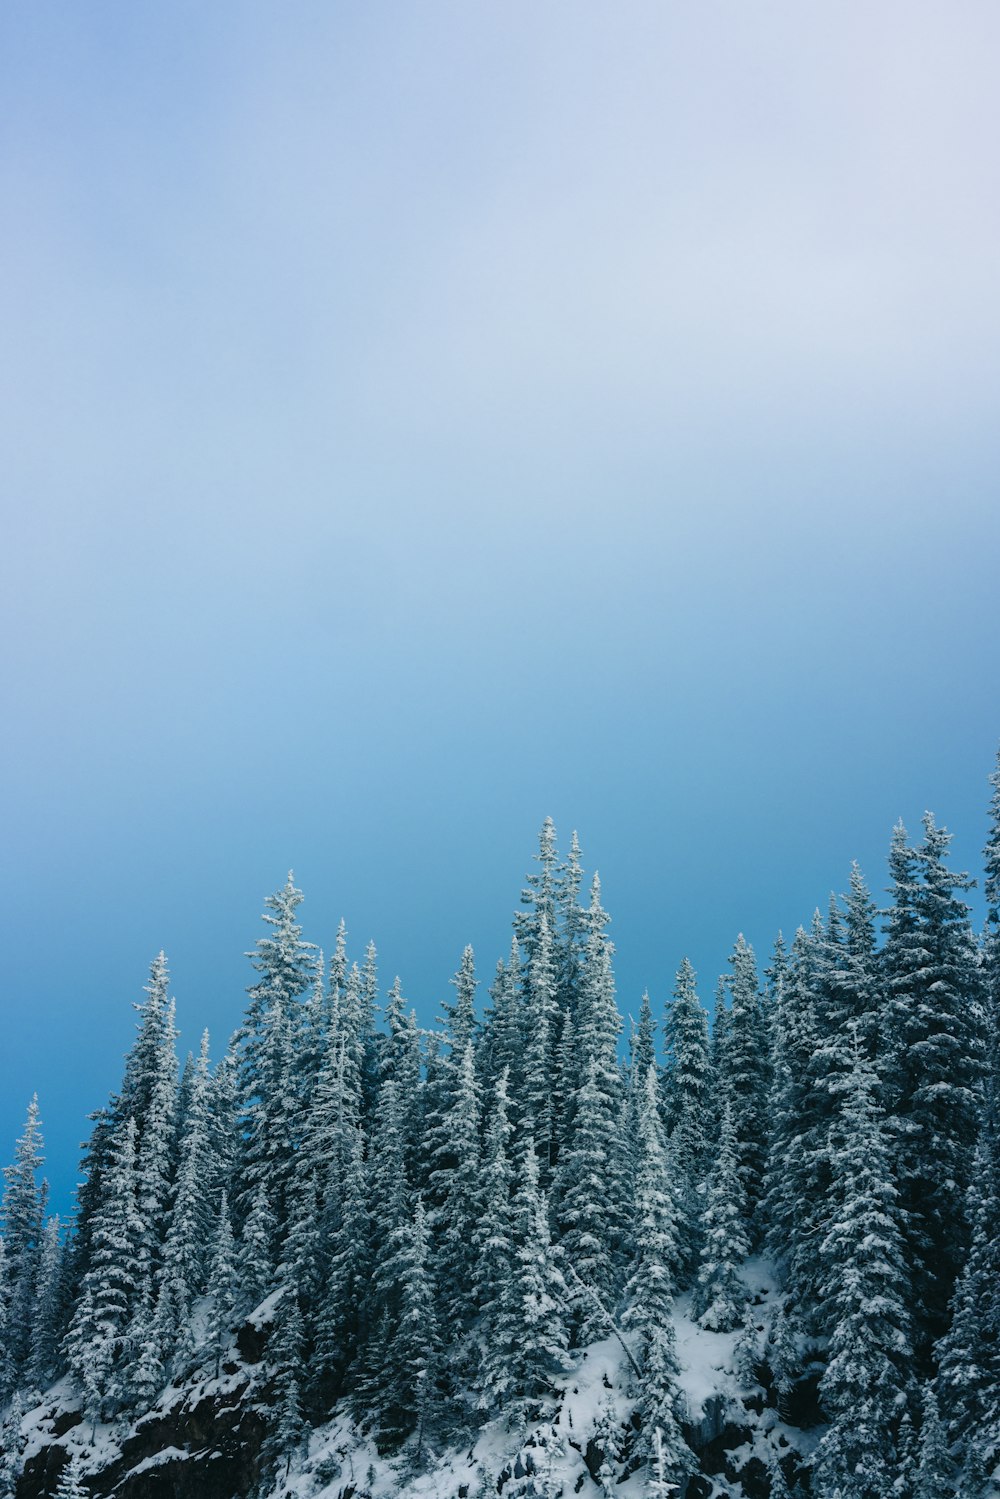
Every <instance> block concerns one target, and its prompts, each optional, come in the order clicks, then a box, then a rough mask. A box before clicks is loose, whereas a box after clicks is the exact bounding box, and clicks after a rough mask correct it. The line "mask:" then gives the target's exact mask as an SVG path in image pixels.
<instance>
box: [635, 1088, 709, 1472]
mask: <svg viewBox="0 0 1000 1499" xmlns="http://www.w3.org/2000/svg"><path fill="white" fill-rule="evenodd" d="M636 1129H637V1134H638V1150H637V1153H636V1178H635V1195H634V1203H635V1207H634V1218H633V1223H632V1241H633V1243H634V1245H635V1255H634V1259H633V1263H632V1266H631V1272H630V1274H629V1278H628V1282H627V1284H626V1286H625V1311H624V1315H623V1319H622V1320H623V1323H624V1325H625V1326H626V1327H628V1328H631V1329H633V1330H634V1331H635V1333H636V1338H637V1344H638V1354H637V1356H638V1360H639V1364H640V1367H641V1370H642V1372H641V1374H640V1375H639V1379H638V1390H637V1395H638V1401H637V1409H638V1413H639V1418H640V1421H641V1427H640V1432H639V1438H638V1442H637V1444H636V1450H637V1455H638V1456H639V1457H640V1458H642V1459H643V1460H644V1461H645V1462H646V1464H647V1467H648V1468H650V1469H651V1468H652V1465H653V1462H654V1449H653V1433H654V1432H655V1431H659V1433H660V1444H661V1456H662V1457H663V1459H664V1460H665V1462H666V1464H667V1468H668V1471H669V1472H670V1475H671V1477H672V1478H675V1479H676V1480H677V1481H678V1482H679V1481H680V1480H681V1479H682V1478H683V1477H684V1476H686V1475H687V1474H688V1473H689V1472H690V1471H691V1468H692V1465H693V1460H692V1455H691V1451H690V1449H689V1448H688V1446H687V1444H686V1443H685V1441H684V1438H683V1436H682V1434H681V1419H682V1414H683V1413H682V1410H681V1396H680V1391H679V1389H678V1385H677V1376H678V1373H679V1366H678V1362H677V1349H676V1344H675V1339H674V1330H673V1322H672V1311H673V1295H674V1284H675V1276H676V1270H677V1264H678V1259H679V1253H678V1245H677V1231H676V1216H677V1215H676V1209H675V1206H674V1201H673V1196H672V1192H671V1186H670V1180H669V1175H668V1167H667V1153H666V1147H665V1143H664V1139H663V1128H662V1125H661V1123H660V1114H659V1087H658V1082H657V1077H656V1069H655V1067H654V1066H653V1065H652V1063H651V1064H650V1065H649V1066H648V1067H647V1069H646V1077H645V1081H644V1084H643V1087H642V1092H641V1094H640V1106H639V1109H638V1113H637V1118H636Z"/></svg>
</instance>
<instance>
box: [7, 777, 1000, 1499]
mask: <svg viewBox="0 0 1000 1499" xmlns="http://www.w3.org/2000/svg"><path fill="white" fill-rule="evenodd" d="M991 781H992V787H993V795H992V800H991V804H990V815H991V821H990V838H989V842H988V845H987V848H986V860H985V893H986V902H987V921H986V926H985V929H984V930H983V931H982V932H981V933H978V934H977V933H976V932H974V930H973V927H972V923H971V917H970V909H969V906H968V903H967V901H966V899H965V896H966V894H967V892H968V890H969V889H970V886H971V884H972V881H970V880H969V879H968V878H967V877H966V876H965V875H962V874H958V873H955V872H953V871H951V870H950V868H949V866H948V846H949V841H950V840H949V834H948V833H947V832H945V831H944V830H943V829H942V828H940V827H938V826H937V824H936V822H935V820H934V819H933V817H931V816H930V815H929V814H928V815H927V816H926V817H925V819H924V824H923V829H922V835H921V837H920V838H919V839H918V840H916V841H911V840H910V838H909V837H908V835H907V833H906V831H905V829H904V828H903V827H902V826H901V825H900V826H898V827H897V828H896V829H895V831H894V833H893V836H892V842H891V848H890V853H889V870H890V878H891V901H890V904H889V905H888V907H887V908H886V909H885V910H884V911H882V912H880V911H879V910H878V908H877V906H876V903H875V901H874V900H873V898H872V896H871V895H870V893H869V890H868V888H867V886H866V884H865V881H864V879H863V877H862V875H861V872H860V870H859V869H858V868H857V866H854V867H853V868H852V870H851V871H850V877H849V884H848V890H847V892H846V894H845V895H844V896H842V897H839V898H831V900H830V903H829V906H828V908H827V909H826V910H825V911H824V912H822V913H820V912H817V913H816V915H815V916H814V918H813V920H812V922H811V924H810V925H809V926H808V927H806V928H803V929H800V930H799V931H798V932H797V933H796V934H795V936H794V938H793V939H792V941H791V942H790V944H786V943H785V942H784V940H783V939H782V938H781V937H780V936H779V937H778V939H777V941H776V943H775V946H774V950H773V953H772V955H771V956H770V959H769V962H768V965H767V967H766V968H765V969H764V970H763V972H762V971H761V969H760V968H759V966H758V963H757V959H756V957H755V954H754V951H753V949H752V948H751V946H750V945H749V943H747V942H746V940H745V939H744V938H743V937H742V936H740V937H738V939H737V941H736V944H735V947H734V950H733V952H732V954H731V956H730V959H729V963H728V972H727V974H726V977H725V978H724V980H722V981H720V987H719V991H718V994H717V996H716V1000H715V1005H714V1017H713V1022H712V1024H711V1025H710V1024H709V1016H708V1013H707V1011H706V1009H705V1007H704V1006H703V1004H702V1003H701V1000H700V999H699V995H698V989H697V980H696V975H695V973H694V971H693V969H692V967H691V965H690V964H689V963H688V962H687V961H686V960H685V961H684V962H682V964H681V966H680V969H679V970H678V972H677V975H676V982H675V986H674V990H673V994H672V997H671V1000H670V1002H669V1003H668V1005H667V1006H666V1009H665V1013H664V1014H663V1015H662V1017H658V1016H656V1015H654V1012H653V1008H652V1006H651V1004H650V1001H649V998H648V996H647V995H644V996H643V998H642V1002H641V1005H640V1007H639V1011H638V1019H637V1021H636V1023H635V1024H634V1025H633V1026H632V1027H631V1033H630V1034H629V1035H628V1037H627V1038H625V1037H623V1035H622V1031H623V1022H622V1017H621V1015H620V1012H619V1009H618V1006H617V1002H616V994H615V981H614V972H613V952H614V949H613V944H612V942H611V940H610V937H609V933H608V925H609V917H608V914H607V912H606V911H605V909H604V907H603V904H602V894H601V887H600V882H599V880H598V878H597V877H596V876H595V877H594V878H593V879H592V880H591V881H590V882H589V885H588V884H587V882H586V881H585V877H584V872H583V867H582V862H581V855H580V849H579V845H578V842H577V840H576V837H575V835H574V837H573V840H572V842H571V844H570V848H569V852H568V854H567V855H566V856H565V858H562V857H560V854H559V852H558V849H557V844H556V834H555V829H554V828H553V826H552V823H551V821H546V823H545V824H544V826H543V828H542V830H541V834H540V838H539V847H538V853H537V855H536V858H535V868H534V870H533V872H532V873H531V874H530V875H529V876H528V878H527V881H526V886H525V889H524V891H523V893H522V899H521V905H520V909H519V910H518V911H517V913H516V915H515V920H514V934H513V940H512V943H511V948H510V952H509V955H508V957H507V958H506V959H504V960H502V961H501V962H499V963H498V964H497V967H496V971H495V973H494V974H493V975H492V978H491V982H490V984H489V988H488V993H487V996H486V998H487V1003H486V1004H485V1006H484V1007H483V1009H482V1013H480V1009H479V1006H478V1005H477V999H478V991H479V989H480V987H481V983H480V979H479V978H478V976H477V973H476V968H475V961H474V956H473V953H472V950H471V948H466V949H465V951H464V953H463V954H462V957H461V962H460V964H459V967H458V971H457V972H456V974H455V976H454V978H453V980H452V994H451V998H450V999H449V1001H448V1003H447V1004H445V1005H444V1006H443V1009H444V1014H443V1015H442V1016H441V1017H440V1020H439V1023H438V1024H436V1025H435V1026H433V1027H421V1026H420V1025H419V1024H418V1021H417V1017H416V1015H415V1013H414V1011H413V1009H412V1008H411V1006H410V1005H409V1004H408V1002H407V1000H406V999H405V997H404V994H403V990H402V986H401V984H400V981H399V979H396V980H395V981H394V983H393V984H392V985H391V987H390V988H389V989H388V990H387V992H383V989H382V987H381V984H380V980H379V975H378V970H377V961H376V952H375V948H374V946H373V945H371V944H369V946H368V948H367V950H366V952H365V954H364V956H363V959H362V960H361V961H360V962H352V961H351V959H350V955H349V952H348V946H347V939H346V934H345V931H344V928H343V924H341V927H340V930H339V931H338V933H337V935H336V940H335V943H334V945H333V950H332V955H331V956H330V957H329V959H328V960H326V959H324V956H323V954H322V953H321V952H320V951H319V950H318V949H317V948H316V947H315V946H314V945H313V944H312V943H310V942H308V941H307V940H305V938H304V937H303V934H302V930H301V927H300V924H299V920H298V912H299V906H300V904H301V901H302V895H301V892H300V891H299V890H298V889H297V888H296V886H295V884H294V882H293V880H292V877H291V876H289V878H288V881H287V883H286V884H285V885H284V887H283V888H282V889H280V890H279V891H278V892H277V893H276V894H274V895H273V896H271V897H269V898H268V900H267V902H266V909H265V912H264V918H263V919H264V924H265V931H264V935H262V936H261V937H260V938H259V940H258V941H257V943H256V946H255V948H254V951H253V954H252V963H253V968H254V981H253V983H252V984H251V986H250V988H249V990H248V1003H247V1007H246V1011H245V1015H244V1018H243V1021H242V1024H241V1025H240V1027H239V1029H238V1030H237V1032H236V1034H235V1036H234V1037H233V1039H232V1042H231V1044H230V1047H229V1049H228V1050H227V1052H226V1054H225V1055H224V1056H223V1057H222V1058H221V1059H220V1060H218V1061H217V1062H216V1063H215V1064H214V1065H213V1064H212V1061H211V1058H210V1054H209V1041H208V1036H207V1034H206V1036H205V1037H204V1039H203V1041H202V1045H201V1047H200V1050H199V1052H198V1055H197V1056H188V1058H187V1060H186V1062H185V1064H184V1065H183V1067H180V1066H179V1062H178V1055H177V1045H176V1042H177V1028H176V1020H175V1010H174V1003H173V1000H172V999H171V998H170V994H169V977H168V970H167V963H166V960H165V958H164V956H163V954H160V955H159V956H158V957H157V958H156V959H155V960H154V962H153V964H152V968H151V971H150V976H149V982H148V985H147V987H146V989H145V997H144V999H143V1002H142V1003H141V1005H140V1006H139V1007H138V1027H137V1034H136V1038H135V1041H134V1043H133V1045H132V1047H131V1050H130V1051H129V1053H128V1055H127V1057H126V1060H125V1068H124V1074H123V1077H122V1082H121V1086H120V1088H119V1089H118V1091H117V1092H116V1093H115V1094H114V1095H113V1096H112V1097H111V1098H110V1099H109V1100H108V1102H107V1104H106V1105H105V1106H104V1107H103V1108H101V1109H99V1110H98V1111H97V1112H96V1113H95V1114H94V1115H92V1116H91V1118H92V1130H91V1133H90V1137H89V1140H88V1142H87V1145H86V1147H85V1155H84V1158H83V1166H82V1179H83V1180H82V1186H81V1188H80V1190H79V1196H78V1204H77V1211H76V1214H75V1217H74V1219H73V1221H72V1223H70V1224H69V1225H67V1226H66V1227H65V1228H64V1227H63V1226H62V1225H61V1224H60V1222H59V1220H58V1219H57V1218H54V1217H50V1216H48V1214H47V1211H46V1201H45V1188H44V1184H40V1182H39V1173H40V1170H41V1166H42V1141H41V1130H40V1123H39V1118H38V1106H37V1102H35V1101H33V1102H32V1104H31V1106H30V1107H29V1111H28V1117H27V1122H26V1125H25V1129H24V1133H23V1135H22V1137H21V1139H20V1141H19V1142H18V1145H17V1148H16V1154H15V1159H14V1162H13V1164H12V1165H11V1166H9V1167H8V1168H7V1169H6V1171H5V1173H4V1175H5V1184H6V1185H5V1193H4V1199H3V1234H2V1237H0V1403H3V1404H5V1405H6V1419H5V1432H6V1435H5V1438H4V1440H3V1441H2V1442H0V1446H2V1448H3V1451H4V1453H5V1457H4V1459H3V1460H2V1463H3V1473H4V1475H5V1478H4V1482H5V1483H6V1484H7V1486H8V1489H9V1488H10V1486H11V1484H12V1483H13V1480H14V1476H15V1474H16V1470H17V1450H18V1441H19V1439H18V1435H17V1433H18V1430H19V1425H20V1420H21V1414H22V1412H23V1410H24V1409H25V1407H26V1405H28V1404H30V1403H31V1402H32V1401H33V1400H34V1399H35V1398H36V1397H37V1394H38V1392H40V1391H43V1390H44V1389H46V1387H47V1386H49V1385H50V1384H51V1383H52V1381H53V1380H55V1379H56V1378H58V1377H60V1376H61V1375H63V1374H68V1375H69V1376H70V1378H71V1379H72V1381H73V1384H74V1386H75V1389H76V1390H77V1392H78V1395H79V1400H80V1403H81V1405H82V1408H83V1410H84V1412H85V1415H86V1418H87V1419H88V1420H89V1421H90V1422H91V1423H92V1425H93V1427H94V1429H95V1430H96V1427H97V1425H98V1424H99V1423H102V1422H106V1421H126V1422H127V1421H128V1420H130V1419H132V1418H134V1417H136V1416H138V1415H140V1414H142V1413H143V1412H144V1411H146V1410H148V1409H149V1408H150V1407H151V1406H152V1404H153V1403H154V1402H155V1401H156V1399H157V1397H158V1396H159V1394H160V1392H161V1391H162V1389H163V1387H164V1385H165V1384H166V1383H167V1382H168V1381H170V1380H171V1379H175V1380H176V1379H181V1378H183V1377H184V1376H185V1375H186V1373H188V1372H190V1370H191V1369H192V1368H193V1367H194V1366H196V1365H197V1364H199V1363H200V1364H204V1363H206V1362H208V1363H211V1362H212V1361H214V1364H215V1370H216V1373H218V1370H219V1367H220V1363H221V1362H222V1361H223V1360H224V1359H226V1358H227V1356H229V1354H228V1350H229V1349H230V1344H231V1337H232V1332H233V1329H234V1327H236V1326H237V1325H238V1323H239V1322H240V1321H241V1320H242V1319H245V1318H246V1317H247V1316H248V1315H249V1314H250V1313H251V1312H254V1311H255V1309H260V1311H259V1313H258V1315H259V1316H261V1317H264V1318H265V1319H266V1320H267V1322H268V1326H269V1343H268V1365H269V1373H270V1383H269V1386H268V1391H269V1394H268V1402H269V1417H270V1435H269V1438H268V1455H269V1459H270V1461H271V1463H272V1465H277V1464H281V1465H284V1466H286V1467H287V1466H288V1464H290V1463H291V1462H292V1461H293V1460H294V1459H295V1456H296V1454H297V1453H298V1452H299V1451H300V1450H301V1449H302V1447H303V1444H304V1442H305V1440H306V1438H307V1436H308V1433H309V1431H310V1429H311V1428H312V1427H313V1426H315V1425H317V1424H319V1423H321V1422H322V1421H323V1420H325V1419H327V1418H328V1416H329V1414H330V1412H331V1411H332V1410H334V1409H337V1408H346V1409H347V1410H349V1411H350V1413H351V1414H352V1416H353V1417H354V1419H355V1420H356V1421H357V1422H358V1423H359V1425H360V1426H361V1427H362V1428H364V1429H365V1430H367V1431H370V1432H372V1433H374V1434H375V1436H376V1438H377V1441H378V1443H379V1446H380V1448H382V1449H383V1450H385V1451H396V1450H398V1449H400V1448H401V1447H403V1446H404V1445H406V1446H408V1448H409V1450H410V1451H411V1453H412V1456H413V1460H414V1461H415V1462H416V1463H418V1464H419V1463H420V1462H421V1461H422V1460H423V1458H424V1457H425V1456H426V1455H427V1454H428V1453H429V1452H430V1451H433V1450H434V1449H436V1448H437V1447H439V1446H440V1445H442V1444H445V1443H449V1442H452V1441H455V1440H458V1439H460V1438H464V1437H466V1436H468V1434H469V1433H470V1432H472V1431H474V1430H475V1429H476V1427H477V1426H478V1425H480V1424H481V1423H483V1422H485V1421H488V1420H494V1419H498V1418H499V1419H502V1420H504V1421H506V1422H507V1423H508V1425H509V1426H510V1427H511V1428H512V1429H519V1430H524V1431H527V1429H528V1427H529V1425H530V1424H531V1423H532V1422H536V1421H544V1420H545V1419H547V1418H551V1417H552V1415H553V1414H554V1410H555V1398H556V1397H555V1392H554V1387H553V1381H554V1380H555V1378H556V1377H557V1376H558V1374H559V1373H560V1372H562V1371H565V1370H566V1369H567V1368H569V1367H570V1365H571V1361H572V1359H573V1357H574V1354H575V1353H576V1351H577V1350H579V1349H581V1348H584V1347H585V1346H586V1345H587V1344H588V1343H589V1342H591V1341H593V1340H594V1339H597V1338H603V1337H606V1336H609V1335H611V1334H613V1335H615V1336H617V1337H618V1338H619V1339H620V1340H621V1343H622V1347H623V1349H624V1350H625V1353H626V1354H627V1359H628V1364H629V1370H630V1374H629V1377H630V1379H631V1381H632V1384H631V1390H632V1395H633V1397H634V1414H633V1418H632V1420H631V1422H629V1423H628V1424H627V1426H626V1427H624V1428H622V1429H621V1430H620V1431H618V1432H616V1433H610V1434H609V1435H608V1444H609V1450H613V1452H614V1456H615V1461H616V1462H617V1464H618V1471H619V1472H624V1473H630V1472H635V1471H637V1470H640V1469H645V1470H646V1471H647V1473H648V1475H649V1481H650V1483H651V1484H653V1483H657V1482H658V1483H660V1484H661V1487H662V1485H663V1476H664V1474H666V1477H667V1478H668V1479H669V1480H670V1481H671V1482H673V1483H676V1484H683V1483H684V1481H685V1479H686V1478H687V1476H688V1475H689V1474H690V1473H691V1472H692V1471H693V1469H694V1466H695V1463H694V1458H693V1455H692V1453H691V1450H690V1448H689V1446H688V1444H687V1442H686V1441H685V1435H684V1426H685V1422H686V1420H687V1415H688V1413H687V1412H686V1410H685V1407H684V1402H683V1399H682V1398H681V1395H680V1392H679V1388H678V1372H679V1371H678V1362H677V1350H676V1347H675V1336H674V1330H673V1320H672V1315H671V1314H672V1307H673V1303H674V1299H675V1297H676V1296H677V1295H678V1294H681V1293H685V1294H686V1293H690V1295H691V1312H692V1315H693V1316H694V1317H695V1318H696V1319H697V1320H698V1321H699V1322H700V1324H701V1326H702V1327H703V1328H705V1329H706V1331H709V1332H710V1331H713V1330H719V1331H733V1330H734V1329H741V1332H740V1344H739V1348H740V1354H739V1357H740V1360H741V1367H742V1368H743V1370H744V1372H745V1378H746V1381H747V1383H748V1384H750V1385H752V1384H753V1383H754V1381H755V1379H756V1372H755V1371H757V1372H759V1371H760V1369H761V1368H762V1367H766V1368H767V1370H768V1371H769V1375H768V1377H769V1379H770V1381H771V1382H772V1383H773V1387H774V1389H775V1390H776V1391H777V1392H778V1400H779V1405H780V1403H781V1402H782V1401H784V1402H786V1409H787V1402H788V1401H789V1400H790V1399H791V1398H792V1393H793V1391H794V1390H795V1389H796V1387H797V1386H799V1385H802V1383H803V1382H805V1381H808V1380H812V1381H813V1382H814V1383H816V1384H817V1388H818V1399H819V1403H820V1407H821V1410H822V1415H823V1419H824V1423H825V1424H824V1425H823V1426H822V1428H821V1436H820V1439H819V1441H818V1444H817V1446H816V1448H815V1451H814V1452H813V1454H812V1456H811V1458H810V1461H809V1464H808V1466H807V1468H806V1469H805V1470H803V1472H802V1474H801V1475H799V1478H798V1482H799V1483H800V1484H802V1485H807V1486H808V1490H809V1492H811V1493H812V1494H813V1495H816V1496H820V1499H834V1496H836V1495H839V1496H840V1499H931V1496H932V1495H933V1496H935V1499H937V1496H939V1495H942V1494H952V1493H954V1494H961V1496H962V1499H983V1496H984V1495H985V1494H986V1493H987V1492H988V1481H989V1475H990V1473H991V1470H992V1468H993V1467H994V1465H995V1463H996V1462H997V1460H998V1458H1000V1336H998V1334H1000V1190H998V1122H997V1075H998V1073H997V1044H996V1033H997V1032H996V1014H997V1006H998V1001H1000V761H998V769H997V772H996V773H995V774H994V775H993V777H992V778H991ZM751 1254H764V1255H766V1256H768V1257H769V1258H770V1259H771V1260H772V1261H773V1262H774V1264H775V1266H776V1267H777V1270H778V1274H779V1280H780V1286H781V1297H780V1307H779V1310H778V1314H777V1316H776V1317H775V1318H774V1319H773V1320H772V1322H771V1324H770V1325H769V1327H768V1329H767V1331H766V1337H762V1336H761V1334H760V1330H759V1329H758V1328H757V1326H756V1324H755V1322H754V1319H753V1315H752V1312H750V1311H748V1290H747V1284H746V1280H745V1277H744V1276H743V1275H742V1274H741V1266H742V1264H743V1262H744V1261H745V1259H746V1258H747V1256H748V1255H751ZM772 1492H773V1493H774V1495H776V1496H778V1495H781V1494H783V1493H786V1492H787V1487H786V1474H785V1473H783V1472H782V1471H781V1469H780V1467H778V1466H775V1470H774V1473H773V1479H772Z"/></svg>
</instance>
